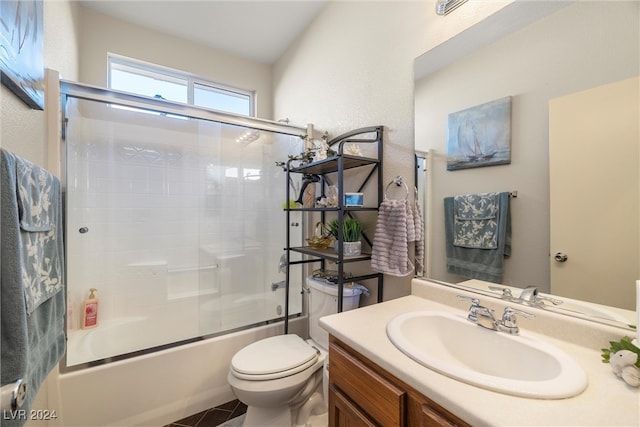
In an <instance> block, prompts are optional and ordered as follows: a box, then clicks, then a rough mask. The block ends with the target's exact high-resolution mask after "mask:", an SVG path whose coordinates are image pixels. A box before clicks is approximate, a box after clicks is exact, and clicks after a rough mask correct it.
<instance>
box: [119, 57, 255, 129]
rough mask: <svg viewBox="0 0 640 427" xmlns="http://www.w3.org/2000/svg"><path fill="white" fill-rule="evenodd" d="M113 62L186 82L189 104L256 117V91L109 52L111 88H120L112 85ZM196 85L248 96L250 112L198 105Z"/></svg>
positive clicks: (151, 74)
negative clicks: (244, 112) (243, 112)
mask: <svg viewBox="0 0 640 427" xmlns="http://www.w3.org/2000/svg"><path fill="white" fill-rule="evenodd" d="M113 64H117V65H120V66H123V67H128V68H132V69H134V70H136V71H138V72H139V73H140V74H141V75H148V76H150V77H153V76H162V77H165V78H167V81H170V80H180V81H184V82H186V88H187V104H188V105H192V106H195V107H201V108H207V109H212V110H215V111H221V112H224V113H226V114H236V115H240V116H246V117H256V102H255V99H256V94H255V91H251V90H246V89H241V88H238V87H234V86H230V85H225V84H222V83H218V82H215V81H213V80H207V79H205V78H203V77H201V76H198V75H195V74H192V73H188V72H186V71H181V70H176V69H173V68H169V67H165V66H163V65H158V64H153V63H151V62H146V61H141V60H139V59H134V58H129V57H126V56H122V55H117V54H114V53H108V54H107V86H108V88H109V89H113V90H119V89H116V88H112V86H111V73H112V69H113ZM196 85H200V86H205V87H209V88H212V89H214V90H216V91H220V92H222V93H230V94H232V95H233V96H237V95H240V96H246V97H247V98H248V100H249V114H248V115H245V114H241V113H235V112H231V111H226V110H221V109H216V108H212V107H208V106H203V105H196V104H195V103H194V98H195V95H194V93H195V87H196ZM136 95H141V94H139V93H137V94H136Z"/></svg>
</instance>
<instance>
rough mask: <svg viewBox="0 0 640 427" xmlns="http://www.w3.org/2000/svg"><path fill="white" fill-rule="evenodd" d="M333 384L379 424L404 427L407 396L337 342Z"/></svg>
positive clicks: (332, 347) (331, 358)
mask: <svg viewBox="0 0 640 427" xmlns="http://www.w3.org/2000/svg"><path fill="white" fill-rule="evenodd" d="M329 364H330V365H329V382H330V383H331V384H334V385H335V387H336V388H337V389H339V390H340V391H342V392H343V393H344V394H345V395H347V396H349V399H350V400H351V401H352V402H353V403H355V404H356V405H357V406H358V407H359V408H361V409H362V411H363V412H364V413H365V414H367V415H368V416H369V417H370V418H371V419H372V420H374V421H375V422H376V423H377V424H379V425H382V426H385V427H387V426H401V425H404V416H405V415H404V414H405V405H406V393H405V392H404V391H403V390H402V389H400V388H398V387H396V386H395V385H394V384H392V383H390V382H389V381H387V380H386V379H384V378H383V377H382V376H380V375H378V374H377V373H375V372H374V371H373V370H371V369H370V368H369V367H368V366H366V365H365V364H364V363H362V362H361V361H360V360H358V359H356V358H355V357H353V356H352V355H351V354H349V353H347V352H346V351H345V350H343V349H342V348H340V347H338V346H336V345H335V344H334V343H330V344H329Z"/></svg>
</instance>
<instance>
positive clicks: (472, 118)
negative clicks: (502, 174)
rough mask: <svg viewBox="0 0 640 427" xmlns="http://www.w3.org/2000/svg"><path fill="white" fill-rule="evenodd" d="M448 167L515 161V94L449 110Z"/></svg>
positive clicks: (448, 168) (460, 167)
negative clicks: (512, 121)
mask: <svg viewBox="0 0 640 427" xmlns="http://www.w3.org/2000/svg"><path fill="white" fill-rule="evenodd" d="M447 131H448V132H447V170H450V171H452V170H458V169H468V168H477V167H482V166H493V165H504V164H508V163H511V97H505V98H501V99H497V100H495V101H491V102H487V103H485V104H481V105H477V106H475V107H471V108H467V109H465V110H462V111H458V112H455V113H451V114H449V117H448V122H447Z"/></svg>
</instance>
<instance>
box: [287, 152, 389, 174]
mask: <svg viewBox="0 0 640 427" xmlns="http://www.w3.org/2000/svg"><path fill="white" fill-rule="evenodd" d="M339 157H340V155H337V156H334V157H329V158H328V159H324V160H320V161H317V162H313V163H308V164H306V165H303V166H299V167H297V168H291V172H295V173H312V174H316V175H322V174H326V173H332V172H338V158H339ZM376 163H380V162H379V160H378V159H373V158H371V157H362V156H352V155H349V154H343V155H342V169H344V170H347V169H353V168H358V167H360V166H366V165H374V164H376Z"/></svg>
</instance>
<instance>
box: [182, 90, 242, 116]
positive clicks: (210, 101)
mask: <svg viewBox="0 0 640 427" xmlns="http://www.w3.org/2000/svg"><path fill="white" fill-rule="evenodd" d="M193 103H194V104H195V105H197V106H199V107H205V108H212V109H214V110H220V111H226V112H229V113H235V114H244V115H245V116H250V115H252V108H251V96H250V95H248V94H243V93H238V92H233V91H229V90H224V89H220V88H216V87H212V86H207V85H203V84H199V83H196V84H195V85H194V89H193Z"/></svg>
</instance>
